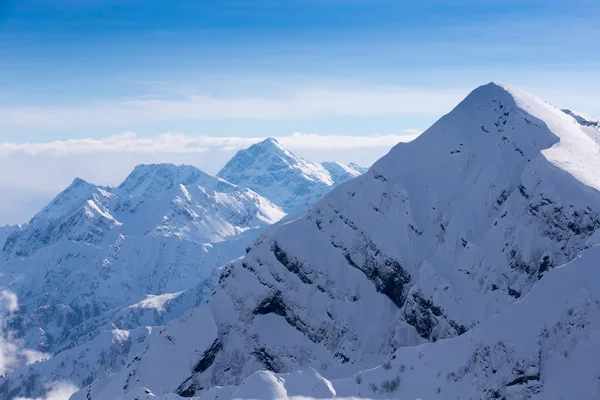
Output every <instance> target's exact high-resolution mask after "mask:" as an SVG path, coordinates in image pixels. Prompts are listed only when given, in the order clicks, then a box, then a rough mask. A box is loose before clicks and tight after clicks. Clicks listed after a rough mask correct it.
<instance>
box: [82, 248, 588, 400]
mask: <svg viewBox="0 0 600 400" xmlns="http://www.w3.org/2000/svg"><path fill="white" fill-rule="evenodd" d="M599 258H600V247H597V246H596V247H593V248H591V249H589V250H586V251H584V252H583V253H582V254H581V255H580V256H579V257H577V258H576V259H575V260H574V261H572V262H571V263H569V264H567V265H565V266H562V267H559V268H555V269H554V270H552V271H549V272H548V274H547V276H545V277H544V279H542V280H540V281H539V282H538V283H536V284H535V285H534V287H533V288H532V290H531V292H530V293H529V294H528V295H527V296H526V297H525V298H524V299H523V300H522V301H519V302H517V303H515V304H514V305H512V306H511V307H508V308H507V309H505V310H504V311H502V312H501V313H500V314H498V315H496V316H493V317H491V318H490V319H489V320H487V321H485V322H484V323H482V324H480V325H479V326H477V327H476V328H473V329H472V330H470V331H469V332H467V333H466V334H464V335H462V336H459V337H456V338H452V339H449V340H444V341H439V342H436V343H428V344H423V345H419V346H412V347H402V348H399V349H398V350H397V351H396V352H395V353H393V354H390V358H389V360H387V361H386V362H384V363H383V364H382V365H380V366H377V367H375V368H371V369H368V370H363V371H359V372H357V373H355V374H352V375H350V376H347V377H343V378H340V379H333V380H328V379H326V378H324V377H323V376H322V375H321V374H319V373H318V372H317V371H316V370H314V369H312V368H308V369H306V370H300V371H293V372H290V373H274V372H271V371H258V372H255V373H254V374H252V375H250V376H248V377H247V378H245V379H244V380H243V381H242V382H241V383H240V384H239V385H238V386H225V387H214V388H211V389H210V390H208V391H205V392H203V393H202V394H201V395H200V396H199V397H196V399H199V400H209V399H210V400H217V399H220V400H230V399H239V398H250V399H254V398H257V399H258V398H259V399H264V400H275V399H291V398H300V397H301V398H316V399H320V398H361V399H391V398H393V399H418V398H422V399H436V400H437V399H439V400H446V399H455V398H461V399H462V398H473V399H486V400H492V399H503V398H504V399H539V400H547V399H582V400H584V399H585V400H587V399H589V400H592V399H597V398H600V387H599V386H598V378H599V377H600V370H599V369H598V366H597V355H598V353H599V352H600V286H599V285H597V282H598V280H599V279H600V269H599V268H597V266H598V265H597V264H598V259H599ZM173 340H177V339H175V338H174V339H173ZM111 386H112V385H109V386H108V387H107V388H106V392H104V391H102V390H99V391H98V393H99V395H98V397H92V399H99V400H103V399H109V398H111V397H110V396H111V395H112V394H111V393H110V389H111ZM92 388H93V386H92ZM90 389H91V388H90ZM90 389H88V390H84V391H82V392H80V393H78V394H77V395H76V396H75V397H74V400H78V399H82V400H83V399H86V397H85V396H86V395H87V393H88V391H89V390H90ZM92 392H93V391H92ZM118 394H119V391H116V392H114V395H115V396H116V395H118ZM136 396H138V391H137V390H136V389H135V390H132V391H131V392H130V393H128V394H127V395H126V396H125V397H124V399H130V400H134V399H136V398H140V397H136ZM294 396H297V397H294Z"/></svg>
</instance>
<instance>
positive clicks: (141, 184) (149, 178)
mask: <svg viewBox="0 0 600 400" xmlns="http://www.w3.org/2000/svg"><path fill="white" fill-rule="evenodd" d="M199 179H205V180H206V179H213V180H216V179H217V178H216V177H213V176H211V175H209V174H207V173H205V172H203V171H201V170H200V169H198V168H196V167H194V166H192V165H185V164H182V165H175V164H139V165H137V166H136V167H135V168H134V169H133V171H132V172H131V173H130V174H129V176H127V178H125V180H124V181H123V183H121V184H120V185H119V187H118V189H119V190H124V191H126V192H129V193H131V192H133V191H135V190H138V189H141V190H142V191H145V190H147V189H150V190H153V191H156V190H161V189H169V188H171V187H173V186H174V185H178V184H183V185H189V184H192V183H194V182H196V181H198V180H199Z"/></svg>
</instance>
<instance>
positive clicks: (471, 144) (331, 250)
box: [0, 83, 600, 400]
mask: <svg viewBox="0 0 600 400" xmlns="http://www.w3.org/2000/svg"><path fill="white" fill-rule="evenodd" d="M595 121H596V122H597V119H594V118H593V117H590V116H586V115H584V114H582V113H577V112H573V111H563V110H560V109H558V108H556V107H554V106H552V105H550V104H548V103H546V102H544V101H543V100H541V99H538V98H536V97H535V96H533V95H531V94H529V93H526V92H524V91H522V90H520V89H518V88H515V87H513V86H510V85H506V84H497V83H490V84H487V85H484V86H481V87H479V88H477V89H475V90H474V91H473V92H471V93H470V94H469V95H468V96H467V97H466V98H465V99H464V100H463V101H462V102H461V103H460V104H458V105H457V106H456V107H455V108H454V109H453V110H452V111H451V112H450V113H449V114H447V115H445V116H443V117H442V118H441V119H440V120H438V121H437V122H436V123H435V124H434V125H433V126H432V127H430V128H429V129H428V130H427V131H425V132H424V133H423V134H422V135H420V136H419V137H418V138H417V139H415V140H413V141H412V142H409V143H400V144H398V145H397V146H395V147H394V148H393V149H392V150H391V151H390V152H389V153H388V154H387V155H386V156H384V157H383V158H381V159H380V160H379V161H377V162H376V163H375V164H374V165H373V166H372V167H371V168H370V169H369V170H368V171H367V172H365V173H363V174H360V173H361V172H362V171H360V170H358V169H354V168H352V167H348V166H346V167H345V168H344V167H343V166H342V168H341V169H340V168H338V167H336V166H332V165H321V166H320V167H318V166H314V165H313V166H311V167H307V166H305V165H303V164H298V163H295V164H294V165H296V166H297V168H287V169H286V168H284V167H285V166H286V165H290V163H292V161H293V160H294V157H291V156H290V155H289V154H288V152H285V151H284V152H281V151H280V150H281V149H280V146H278V145H277V143H275V142H273V141H269V140H268V141H266V142H263V143H261V144H260V145H256V146H257V147H254V146H253V147H254V149H253V148H252V147H251V148H250V149H248V150H246V151H241V152H240V153H238V154H237V155H236V156H235V157H234V158H233V159H232V161H230V162H229V163H228V164H227V165H226V167H225V168H224V170H223V171H221V172H220V173H219V174H218V176H219V177H220V178H221V179H227V181H233V182H232V184H235V185H236V186H235V187H236V188H239V187H244V186H245V187H248V188H249V189H246V190H250V192H251V193H254V194H255V196H263V197H262V198H265V197H266V198H269V200H270V202H269V203H267V200H266V199H265V200H264V203H263V202H262V200H261V202H260V204H262V205H263V207H264V209H263V208H258V207H257V208H256V211H255V212H253V213H252V216H253V217H252V218H251V220H252V221H253V222H252V223H249V224H245V225H244V224H242V225H239V226H240V230H248V229H246V227H247V226H250V225H252V226H254V223H255V222H254V221H257V220H260V221H262V223H264V224H265V225H269V223H268V222H271V221H273V222H275V220H276V219H277V218H283V213H284V212H285V213H288V214H296V213H297V214H296V215H297V216H295V217H293V218H291V217H289V218H286V219H285V220H283V221H281V222H278V223H272V224H271V225H272V226H271V227H269V228H267V229H265V230H262V233H260V234H257V235H256V236H255V237H254V238H253V239H254V240H253V241H252V242H251V244H250V245H249V246H248V248H247V249H246V254H245V255H244V256H243V257H241V258H239V259H236V260H234V261H231V262H228V263H226V264H225V265H224V266H223V267H221V268H219V269H215V268H212V269H211V275H210V277H207V278H206V279H208V281H210V282H213V285H214V290H212V292H211V293H210V295H208V293H206V294H205V295H202V294H201V293H203V290H204V291H206V289H203V288H207V287H211V286H210V285H208V284H202V283H198V282H197V279H198V278H197V277H194V279H195V280H196V282H195V283H196V284H197V285H199V286H196V287H195V288H194V289H188V290H187V291H183V292H182V293H181V294H179V295H175V294H172V295H168V296H172V298H173V299H176V298H178V299H182V300H181V302H180V303H177V304H179V305H181V307H179V308H177V307H174V308H177V309H178V310H179V311H178V312H177V313H176V314H180V315H176V316H173V318H172V319H171V321H170V322H168V323H167V324H166V325H164V326H163V325H162V323H161V324H160V325H161V326H159V327H150V326H143V325H138V326H137V327H133V326H128V327H123V328H118V327H117V328H118V329H113V330H112V331H109V330H108V329H105V330H104V331H103V332H105V333H104V336H103V335H102V334H98V335H95V336H94V337H93V338H92V339H90V340H87V341H80V342H78V343H77V345H73V346H71V348H69V349H67V350H65V351H62V352H60V353H58V354H56V355H55V356H54V357H52V358H50V359H49V360H48V361H45V362H40V363H37V364H32V365H30V366H28V367H25V368H21V369H18V370H15V371H13V372H11V373H9V374H8V375H7V376H5V377H4V378H1V379H0V393H2V394H4V395H7V396H8V398H11V397H10V396H13V397H15V396H17V395H21V396H22V395H26V396H31V395H37V393H39V392H40V388H41V383H40V380H39V377H45V378H48V377H51V379H53V380H57V379H65V377H67V376H73V375H75V376H77V379H79V380H80V381H79V382H77V384H78V385H79V386H85V387H82V388H81V390H80V391H79V392H77V393H75V394H74V395H73V396H72V399H73V400H80V399H81V400H83V399H85V400H113V399H117V398H118V399H123V400H133V399H137V400H139V399H156V398H160V399H179V398H181V397H185V398H196V399H202V400H207V399H215V400H216V399H220V400H223V399H238V398H243V399H250V398H255V399H286V398H292V397H302V398H350V397H352V398H357V397H358V398H370V399H375V398H379V399H390V398H391V399H412V398H423V399H449V398H450V399H451V398H473V399H475V398H477V399H540V400H542V399H544V400H545V399H566V398H569V399H578V400H587V399H590V400H591V399H597V398H599V397H600V385H599V382H600V369H598V367H597V364H598V363H597V357H598V355H600V324H599V321H600V286H598V285H597V281H598V278H600V276H598V275H599V274H600V271H599V270H598V268H596V267H597V260H598V257H599V256H600V254H599V251H600V250H599V248H598V244H600V192H599V190H600V144H599V141H598V138H599V137H600V136H599V135H600V130H599V129H598V124H597V123H595ZM262 146H264V147H266V148H267V149H266V150H264V151H258V150H257V148H258V149H259V150H260V148H261V147H262ZM273 153H275V154H277V155H276V156H274V155H272V154H273ZM236 158H237V161H235V162H234V160H236ZM265 164H269V165H270V166H271V167H269V168H266V169H264V170H261V169H258V168H257V167H255V165H265ZM346 168H348V169H352V170H354V171H356V175H357V176H356V177H355V178H353V179H351V180H349V181H347V182H345V183H341V184H340V183H339V181H338V182H336V181H335V180H334V178H333V177H334V176H338V175H337V174H338V172H339V171H340V170H344V171H347V172H348V170H346ZM290 170H291V171H292V172H293V175H290V174H292V173H291V172H290ZM265 171H267V172H265ZM298 173H301V174H302V175H303V176H304V177H305V180H304V181H300V180H297V181H296V182H294V184H287V182H288V181H289V180H290V178H289V177H290V176H294V177H295V176H297V174H298ZM234 175H235V176H234ZM276 177H277V178H278V179H277V182H282V183H281V184H278V185H272V184H271V182H272V180H273V179H275V178H276ZM236 180H237V181H236ZM283 182H285V183H286V184H285V185H284V184H283ZM300 182H302V183H300ZM242 183H243V184H242ZM322 184H323V185H326V186H327V187H329V188H333V187H335V188H333V190H331V191H330V192H329V193H327V194H324V196H323V197H322V198H321V199H320V200H318V199H316V198H309V199H308V200H307V199H306V197H305V198H303V199H302V200H301V197H302V196H301V194H302V193H304V194H306V193H309V192H310V193H313V190H308V191H307V190H306V187H307V185H314V186H311V187H313V188H314V190H315V191H317V190H320V189H319V188H320V187H321V185H322ZM126 186H127V185H126ZM128 190H130V189H128ZM107 193H112V192H109V191H107ZM267 194H269V195H270V197H269V196H268V195H267ZM115 195H117V194H115ZM109 197H110V196H109ZM253 199H255V200H256V199H261V197H253ZM315 201H316V204H314V205H312V204H313V203H314V202H315ZM133 203H135V204H137V202H133ZM94 204H96V205H97V208H98V209H99V210H100V211H95V210H96V209H95V208H94V209H93V210H90V214H93V215H100V212H102V215H105V214H106V215H111V216H113V213H109V212H107V211H105V210H108V208H106V207H105V208H102V207H100V204H106V203H103V202H102V201H97V202H94ZM253 204H255V203H253ZM308 205H311V206H310V207H309V208H308V209H307V206H308ZM90 207H91V206H90ZM303 207H304V208H303ZM302 208H303V209H302ZM258 210H263V211H260V212H259V211H258ZM267 210H268V211H267ZM115 214H116V213H115ZM259 214H260V215H262V216H263V217H265V216H266V215H269V216H270V217H269V218H264V220H263V219H261V218H259V217H258V215H259ZM86 215H88V214H86ZM34 220H35V218H34ZM113 220H114V221H117V222H118V223H121V220H120V219H119V217H118V216H113V217H112V219H111V218H108V217H105V218H104V219H103V221H104V222H103V224H102V225H101V227H100V228H98V226H97V225H93V226H92V227H89V226H88V225H86V228H85V229H84V230H83V232H94V233H93V234H92V235H91V236H92V237H97V236H98V234H97V233H95V232H97V230H98V229H99V230H101V231H103V232H104V231H107V230H109V228H107V227H108V226H113V225H114V226H117V225H116V223H113V222H112V221H113ZM32 221H33V220H32ZM50 225H51V224H50ZM152 225H154V224H152ZM259 225H260V224H259ZM44 226H48V224H46V225H44ZM119 226H120V225H119ZM236 226H238V225H236ZM27 229H28V228H26V227H21V228H19V230H18V231H17V233H15V232H12V233H10V234H9V236H8V239H7V242H6V243H7V245H8V244H11V247H10V248H8V250H4V251H10V252H16V251H22V252H25V253H24V254H29V253H27V252H28V251H32V250H28V249H34V248H35V247H36V243H37V242H39V240H38V239H36V240H33V239H27V240H25V239H23V240H12V239H11V238H13V237H17V236H18V235H19V234H21V233H20V232H27ZM94 229H96V230H94ZM112 229H116V228H114V227H113V228H110V230H112ZM122 229H124V228H122ZM257 230H259V229H257ZM154 231H155V230H154V229H152V232H154ZM172 231H173V230H172V229H166V230H163V231H161V232H172ZM52 232H55V230H52ZM67 235H68V234H67ZM81 236H82V234H81V233H80V231H79V230H78V231H77V237H81ZM104 236H105V237H108V236H109V235H104ZM26 237H30V236H26ZM84 237H90V236H85V235H84ZM43 240H44V241H48V242H49V243H50V242H52V240H46V239H45V236H44V237H43ZM13 243H14V244H13ZM29 243H32V244H31V245H30V244H29ZM7 245H5V248H7ZM43 248H44V247H42V249H43ZM36 251H37V252H39V251H40V250H36ZM176 253H177V254H178V252H176ZM9 257H10V256H9ZM27 257H31V255H29V256H27ZM151 257H156V255H155V254H152V255H151ZM62 263H63V262H62V261H61V262H60V264H62ZM127 265H129V263H128V264H127ZM139 282H144V280H140V281H139ZM199 293H200V295H199ZM165 296H167V295H164V294H163V295H162V296H157V297H156V298H146V299H141V300H139V302H138V303H136V304H137V305H136V306H134V308H135V307H137V308H143V307H144V305H140V304H142V303H143V302H146V303H150V304H152V307H154V308H155V309H158V308H161V307H163V308H164V307H166V306H165V305H166V304H167V303H168V302H169V301H170V299H171V298H169V299H167V298H165ZM168 296H167V297H168ZM186 297H189V298H191V299H194V300H193V301H190V300H185V298H186ZM146 303H144V304H146ZM192 303H195V304H194V305H191V304H192ZM177 304H176V305H177ZM114 315H115V316H116V315H117V314H114ZM131 315H132V314H130V313H129V312H128V311H123V312H122V314H119V316H122V318H124V319H125V320H131ZM114 319H118V318H115V317H112V316H111V317H107V318H106V319H105V320H103V321H111V320H114ZM140 321H141V320H140ZM144 321H146V320H144ZM106 332H109V333H106ZM109 343H112V344H111V345H110V346H109V345H107V344H109ZM107 349H110V350H107ZM122 349H127V351H126V352H125V351H124V350H122ZM113 350H114V351H113ZM111 351H112V352H111ZM124 353H126V355H123V354H124ZM99 354H101V355H102V356H101V357H100V358H99V357H98V355H99ZM98 359H100V360H101V361H100V362H97V363H94V362H93V360H98ZM106 360H110V361H111V362H112V361H114V360H118V363H120V364H121V365H122V366H119V365H116V364H118V363H114V362H112V364H111V362H106ZM82 365H83V366H84V368H83V369H85V368H88V372H89V370H92V372H91V375H88V376H93V377H94V378H98V379H96V380H92V379H89V378H85V379H84V378H83V377H82V376H81V375H84V374H85V371H83V372H81V371H80V370H81V369H82V368H81V366H82ZM105 365H109V367H106V368H105V369H103V368H104V366H105ZM56 371H67V372H68V373H63V372H58V373H57V372H56ZM30 382H31V383H30Z"/></svg>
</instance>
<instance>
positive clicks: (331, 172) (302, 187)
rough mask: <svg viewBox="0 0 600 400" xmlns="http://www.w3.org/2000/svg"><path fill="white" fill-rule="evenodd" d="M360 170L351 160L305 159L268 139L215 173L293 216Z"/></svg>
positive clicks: (239, 155) (241, 151) (238, 155)
mask: <svg viewBox="0 0 600 400" xmlns="http://www.w3.org/2000/svg"><path fill="white" fill-rule="evenodd" d="M364 171H365V169H364V168H362V167H360V166H358V165H356V164H353V163H352V164H349V165H345V164H341V163H336V162H327V163H323V164H318V163H314V162H311V161H308V160H305V159H303V158H300V157H297V156H295V155H294V154H292V153H291V152H289V151H288V150H286V149H285V148H283V147H282V146H281V145H280V144H279V142H277V140H275V139H272V138H268V139H266V140H264V141H262V142H260V143H257V144H254V145H252V146H250V148H248V149H244V150H240V151H239V152H238V153H237V154H236V155H235V156H234V157H233V158H232V159H231V160H229V162H228V163H227V164H226V165H225V167H223V169H222V170H221V171H219V173H218V174H217V176H219V177H220V178H223V179H225V180H227V181H229V182H232V183H235V184H236V185H239V186H242V187H247V188H250V189H252V190H254V191H255V192H256V193H259V194H260V195H262V196H264V197H266V198H268V199H269V200H271V201H272V202H273V203H275V204H277V205H278V206H280V207H282V208H283V209H284V210H285V211H286V212H287V213H288V214H292V215H294V214H299V213H301V212H303V211H305V210H306V209H307V208H308V207H309V206H311V205H312V204H314V203H316V202H317V201H318V200H320V199H321V198H322V197H323V195H325V194H326V193H327V192H329V191H330V190H331V189H332V188H333V187H334V186H336V185H338V184H340V183H342V182H345V181H347V180H349V179H352V178H355V177H357V176H359V175H360V174H362V173H363V172H364Z"/></svg>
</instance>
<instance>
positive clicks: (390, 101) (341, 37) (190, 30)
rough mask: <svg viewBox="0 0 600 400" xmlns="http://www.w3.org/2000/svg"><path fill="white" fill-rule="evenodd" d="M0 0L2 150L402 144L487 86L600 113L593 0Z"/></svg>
mask: <svg viewBox="0 0 600 400" xmlns="http://www.w3.org/2000/svg"><path fill="white" fill-rule="evenodd" d="M0 4H1V6H0V7H1V8H0V142H17V143H22V142H25V141H27V142H47V141H53V140H65V139H69V138H81V137H92V138H101V137H106V136H111V135H115V134H119V133H122V132H124V131H134V132H136V133H137V135H139V136H152V135H156V134H159V133H164V132H180V133H185V134H190V135H196V134H203V135H216V136H241V137H248V136H266V135H288V134H291V133H293V132H310V133H317V134H322V135H326V134H341V135H345V134H352V135H372V134H390V133H401V132H404V131H405V130H406V129H419V130H422V129H425V128H427V126H428V125H430V124H431V123H432V122H433V121H435V119H437V118H438V117H439V116H440V115H441V114H443V113H445V112H447V111H448V110H449V109H450V108H451V107H452V106H453V105H454V104H455V102H456V101H458V100H460V98H461V97H462V96H464V95H465V94H466V93H468V92H469V91H470V90H471V89H473V88H474V87H475V86H478V85H480V84H483V83H486V82H488V81H492V80H496V81H506V82H509V83H512V84H515V85H517V86H521V87H523V88H525V89H527V90H530V91H532V92H533V93H535V94H537V95H539V96H540V97H543V98H545V99H547V100H549V101H551V102H553V103H556V104H557V105H559V106H561V107H572V108H579V109H582V111H586V112H588V113H592V114H594V113H596V114H598V113H600V94H599V93H600V83H599V82H600V79H599V78H600V72H598V71H600V52H599V51H598V48H599V45H598V43H600V28H599V24H598V21H599V20H600V7H599V5H598V4H599V2H597V1H585V0H579V1H577V0H575V1H570V2H565V1H555V0H543V1H542V0H529V1H527V0H525V1H516V0H491V1H471V0H463V1H442V0H437V1H435V0H434V1H429V0H424V1H418V2H413V1H411V2H408V1H378V0H373V1H359V0H357V1H342V0H304V1H302V0H296V1H271V0H263V1H252V0H246V1H243V0H238V1H206V0H204V1H178V0H174V1H168V2H165V1H154V0H129V1H127V0H123V1H116V0H86V1H83V0H25V1H18V0H0Z"/></svg>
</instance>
